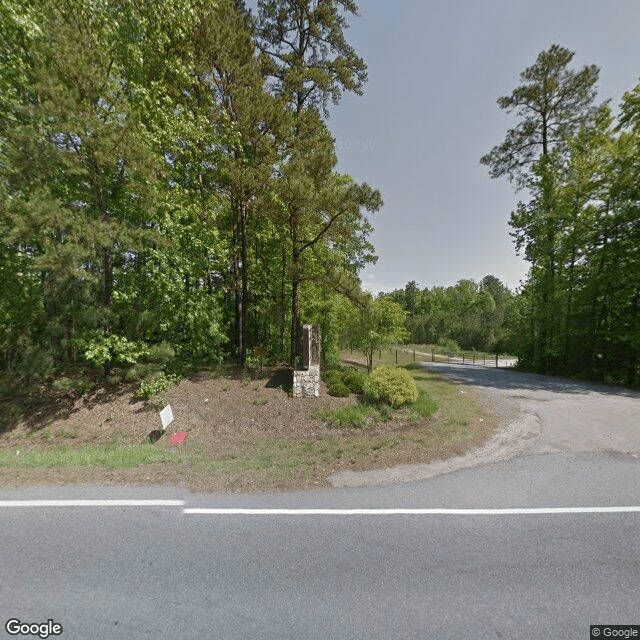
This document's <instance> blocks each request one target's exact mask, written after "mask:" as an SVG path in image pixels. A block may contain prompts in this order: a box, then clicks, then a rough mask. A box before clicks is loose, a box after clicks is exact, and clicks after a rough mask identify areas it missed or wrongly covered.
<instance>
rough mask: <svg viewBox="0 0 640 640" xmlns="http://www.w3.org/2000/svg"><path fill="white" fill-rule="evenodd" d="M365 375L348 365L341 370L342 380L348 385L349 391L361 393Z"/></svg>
mask: <svg viewBox="0 0 640 640" xmlns="http://www.w3.org/2000/svg"><path fill="white" fill-rule="evenodd" d="M365 380H366V378H365V376H364V375H363V374H362V373H360V372H359V371H358V370H357V369H355V368H353V367H350V368H349V369H345V370H344V371H343V372H342V382H343V384H344V385H345V386H347V387H349V389H350V390H351V393H357V394H358V395H362V394H363V393H364V383H365Z"/></svg>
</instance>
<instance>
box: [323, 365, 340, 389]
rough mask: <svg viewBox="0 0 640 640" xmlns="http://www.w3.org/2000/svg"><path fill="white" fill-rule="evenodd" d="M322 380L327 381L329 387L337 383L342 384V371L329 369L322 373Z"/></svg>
mask: <svg viewBox="0 0 640 640" xmlns="http://www.w3.org/2000/svg"><path fill="white" fill-rule="evenodd" d="M322 379H323V380H324V381H325V383H326V384H327V386H331V385H332V384H336V383H337V382H342V372H341V371H340V369H327V370H325V371H322Z"/></svg>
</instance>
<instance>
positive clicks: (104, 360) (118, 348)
mask: <svg viewBox="0 0 640 640" xmlns="http://www.w3.org/2000/svg"><path fill="white" fill-rule="evenodd" d="M74 346H75V347H76V348H77V349H78V350H79V351H80V352H81V353H82V356H83V358H84V359H85V360H86V361H87V362H88V363H89V364H90V365H92V366H93V367H96V368H100V367H103V366H104V365H105V364H108V365H113V366H124V365H132V364H135V363H136V362H138V361H139V360H140V359H142V358H145V357H147V356H148V355H149V347H148V345H147V344H145V343H143V342H136V341H133V340H129V339H128V338H125V337H124V336H118V335H115V334H111V335H104V334H103V333H101V332H99V331H94V332H90V333H87V334H85V335H84V336H82V337H78V338H75V339H74Z"/></svg>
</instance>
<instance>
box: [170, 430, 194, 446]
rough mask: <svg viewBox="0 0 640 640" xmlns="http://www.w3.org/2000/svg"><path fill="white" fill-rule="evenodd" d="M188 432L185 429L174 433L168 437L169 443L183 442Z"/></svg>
mask: <svg viewBox="0 0 640 640" xmlns="http://www.w3.org/2000/svg"><path fill="white" fill-rule="evenodd" d="M188 435H189V434H188V433H187V432H186V431H179V432H178V433H174V434H173V435H172V436H171V438H169V442H170V443H171V444H179V443H180V442H184V441H185V440H186V439H187V436H188Z"/></svg>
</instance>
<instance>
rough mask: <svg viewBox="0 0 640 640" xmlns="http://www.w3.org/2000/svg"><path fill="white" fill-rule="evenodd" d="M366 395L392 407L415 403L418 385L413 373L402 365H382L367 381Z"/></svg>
mask: <svg viewBox="0 0 640 640" xmlns="http://www.w3.org/2000/svg"><path fill="white" fill-rule="evenodd" d="M364 392H365V396H366V397H367V398H369V399H371V400H376V401H378V402H386V403H387V404H390V405H391V406H392V407H401V406H402V405H405V404H413V403H414V402H415V401H416V400H417V399H418V387H417V386H416V383H415V381H414V379H413V378H412V377H411V374H410V373H409V372H408V371H407V370H406V369H403V368H402V367H392V366H388V365H380V366H378V367H376V368H375V369H374V370H373V373H372V374H371V375H370V376H369V377H368V379H367V381H366V383H365V389H364Z"/></svg>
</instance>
